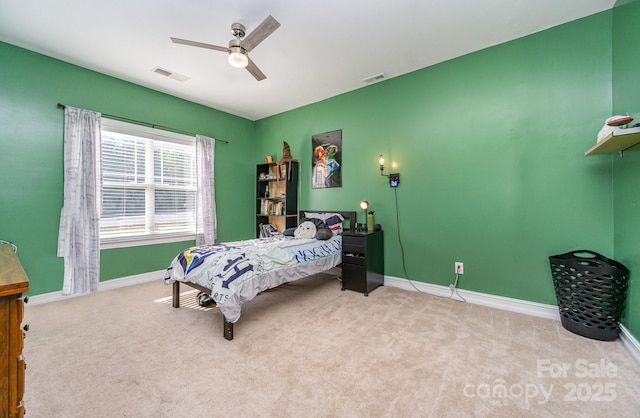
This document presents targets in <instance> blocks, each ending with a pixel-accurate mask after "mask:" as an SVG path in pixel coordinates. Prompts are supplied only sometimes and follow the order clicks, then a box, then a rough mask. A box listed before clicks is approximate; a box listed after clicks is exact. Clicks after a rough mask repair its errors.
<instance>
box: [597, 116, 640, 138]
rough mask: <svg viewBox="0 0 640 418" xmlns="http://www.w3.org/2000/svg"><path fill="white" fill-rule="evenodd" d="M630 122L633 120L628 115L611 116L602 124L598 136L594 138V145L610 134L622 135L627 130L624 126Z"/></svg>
mask: <svg viewBox="0 0 640 418" xmlns="http://www.w3.org/2000/svg"><path fill="white" fill-rule="evenodd" d="M631 121H633V118H632V117H631V116H629V115H626V116H623V115H616V116H611V117H610V118H608V119H607V120H606V121H605V122H604V125H603V126H602V128H601V129H600V132H598V136H597V138H596V144H597V143H598V142H600V141H602V140H603V139H605V138H606V137H607V136H609V135H611V134H614V135H622V134H624V133H625V129H626V128H627V126H626V125H627V124H628V123H630V122H631Z"/></svg>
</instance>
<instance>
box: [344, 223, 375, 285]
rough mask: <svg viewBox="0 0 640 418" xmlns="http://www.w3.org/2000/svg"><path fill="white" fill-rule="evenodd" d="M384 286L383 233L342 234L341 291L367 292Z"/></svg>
mask: <svg viewBox="0 0 640 418" xmlns="http://www.w3.org/2000/svg"><path fill="white" fill-rule="evenodd" d="M382 285H384V241H383V231H374V232H343V233H342V290H346V289H349V290H355V291H356V292H362V293H364V295H365V296H369V292H371V291H372V290H373V289H375V288H376V287H378V286H382Z"/></svg>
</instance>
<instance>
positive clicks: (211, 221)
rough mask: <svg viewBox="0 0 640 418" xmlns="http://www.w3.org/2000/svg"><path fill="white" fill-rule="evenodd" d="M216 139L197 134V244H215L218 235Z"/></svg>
mask: <svg viewBox="0 0 640 418" xmlns="http://www.w3.org/2000/svg"><path fill="white" fill-rule="evenodd" d="M214 143H215V141H214V140H213V139H212V138H208V137H206V136H202V135H196V167H197V173H196V176H197V192H196V245H204V244H213V243H214V242H215V241H216V236H217V230H218V227H217V221H216V200H215V193H214V190H213V187H214V186H213V185H214V174H213V161H214V159H213V158H214V154H215V146H214Z"/></svg>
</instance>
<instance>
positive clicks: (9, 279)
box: [0, 244, 29, 418]
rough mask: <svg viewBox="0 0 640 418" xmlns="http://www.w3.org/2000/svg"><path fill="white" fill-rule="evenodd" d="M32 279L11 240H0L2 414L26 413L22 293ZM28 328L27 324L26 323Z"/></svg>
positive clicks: (9, 415)
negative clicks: (21, 263) (2, 241)
mask: <svg viewBox="0 0 640 418" xmlns="http://www.w3.org/2000/svg"><path fill="white" fill-rule="evenodd" d="M27 290H29V279H27V275H26V274H25V273H24V270H23V269H22V266H21V265H20V261H19V260H18V257H17V256H16V253H15V252H14V251H13V247H12V246H11V245H9V244H0V391H1V392H0V417H11V418H14V417H22V416H23V415H24V405H23V404H22V396H23V394H24V371H25V368H26V365H25V362H24V357H23V355H22V347H23V345H24V334H23V331H22V329H21V328H20V326H21V324H22V317H23V312H24V309H23V303H24V301H23V298H22V293H23V292H26V291H27ZM25 329H26V326H25Z"/></svg>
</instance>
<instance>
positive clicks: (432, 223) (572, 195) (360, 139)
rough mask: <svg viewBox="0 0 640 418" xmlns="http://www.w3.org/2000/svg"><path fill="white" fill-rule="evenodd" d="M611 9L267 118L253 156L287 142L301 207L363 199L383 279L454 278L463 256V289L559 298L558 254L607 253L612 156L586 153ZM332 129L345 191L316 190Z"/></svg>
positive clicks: (603, 74) (607, 62) (603, 80)
mask: <svg viewBox="0 0 640 418" xmlns="http://www.w3.org/2000/svg"><path fill="white" fill-rule="evenodd" d="M611 18H612V16H611V12H610V11H609V12H603V13H599V14H597V15H593V16H591V17H587V18H584V19H581V20H578V21H575V22H572V23H569V24H565V25H562V26H559V27H555V28H552V29H550V30H546V31H544V32H540V33H537V34H534V35H531V36H528V37H525V38H521V39H518V40H515V41H512V42H509V43H506V44H502V45H498V46H495V47H492V48H488V49H485V50H482V51H479V52H477V53H473V54H470V55H466V56H463V57H461V58H457V59H454V60H451V61H448V62H444V63H441V64H439V65H435V66H432V67H429V68H425V69H422V70H420V71H416V72H413V73H410V74H407V75H405V76H402V77H397V78H392V79H389V80H387V81H384V82H381V83H378V84H375V85H371V86H368V87H365V88H362V89H359V90H356V91H353V92H350V93H346V94H343V95H341V96H337V97H334V98H331V99H328V100H325V101H322V102H320V103H316V104H313V105H309V106H305V107H302V108H299V109H295V110H292V111H289V112H285V113H282V114H279V115H275V116H272V117H270V118H266V119H263V120H260V121H258V122H257V138H258V145H257V147H258V149H257V158H258V159H260V158H262V155H264V154H278V153H281V149H282V141H283V140H286V141H287V142H288V143H289V144H290V146H291V150H292V153H293V156H294V157H296V158H298V159H299V160H300V161H301V171H302V175H301V199H300V200H301V202H300V206H301V208H311V209H331V208H335V209H340V210H359V209H358V203H359V202H360V200H363V199H366V200H368V201H369V202H370V205H371V209H373V210H375V215H376V222H378V223H380V224H382V226H383V228H384V230H385V273H386V274H387V275H389V276H396V277H406V276H407V274H408V277H409V278H410V279H412V280H417V281H422V282H428V283H435V284H440V285H448V284H450V283H452V282H453V280H454V274H453V263H454V261H462V262H464V263H465V274H464V276H462V277H461V279H460V283H459V284H460V286H461V287H462V288H464V289H469V290H473V291H478V292H483V293H489V294H495V295H504V296H508V297H513V298H518V299H525V300H530V301H536V302H542V303H548V304H555V303H556V300H555V294H554V290H553V284H552V279H551V274H550V271H549V262H548V257H549V256H550V255H552V254H557V253H562V252H567V251H570V250H573V249H582V248H588V249H592V250H594V251H598V252H601V253H603V254H608V255H610V256H612V255H613V201H612V199H613V197H612V193H611V181H612V173H611V160H610V159H606V158H601V159H588V158H585V157H584V156H583V153H584V151H585V150H587V149H588V148H589V147H590V146H591V145H592V144H593V143H594V141H595V137H596V133H597V132H598V130H599V129H600V127H601V124H602V121H603V120H604V119H606V118H607V117H608V116H609V113H610V109H611V100H612V99H611V65H612V64H611V55H612V47H611V37H612V33H611ZM335 129H342V130H343V155H342V163H343V166H342V168H343V170H344V171H343V187H342V188H336V189H323V190H312V189H311V186H310V185H311V180H310V170H311V168H310V166H311V163H310V161H311V136H312V135H313V134H316V133H322V132H326V131H331V130H335ZM379 154H384V156H385V157H386V159H387V161H389V162H395V163H396V165H397V168H396V169H389V171H388V172H393V171H397V172H399V173H400V180H401V181H400V187H398V188H397V189H396V190H395V191H394V189H391V188H390V187H389V186H388V184H387V182H386V180H385V179H384V178H382V177H381V176H380V174H379V170H378V166H377V159H378V155H379ZM389 167H390V165H389ZM396 193H397V211H398V212H397V213H398V215H399V218H400V225H399V231H400V236H401V239H402V244H403V246H404V253H405V261H406V271H407V274H405V272H404V269H403V263H402V252H401V249H400V245H399V241H398V227H397V225H396V203H395V194H396ZM363 216H364V215H363V212H362V211H361V210H359V218H360V220H361V221H362V220H363V219H362V217H363Z"/></svg>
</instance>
